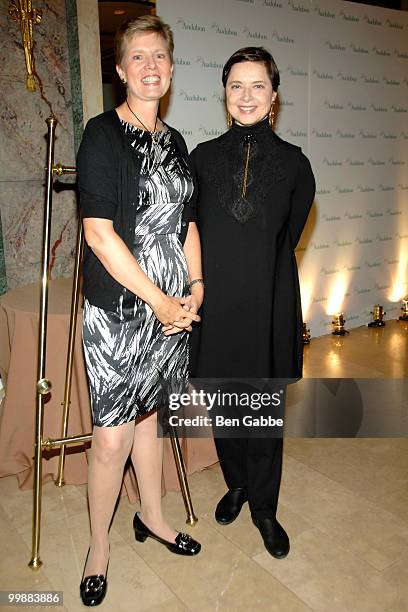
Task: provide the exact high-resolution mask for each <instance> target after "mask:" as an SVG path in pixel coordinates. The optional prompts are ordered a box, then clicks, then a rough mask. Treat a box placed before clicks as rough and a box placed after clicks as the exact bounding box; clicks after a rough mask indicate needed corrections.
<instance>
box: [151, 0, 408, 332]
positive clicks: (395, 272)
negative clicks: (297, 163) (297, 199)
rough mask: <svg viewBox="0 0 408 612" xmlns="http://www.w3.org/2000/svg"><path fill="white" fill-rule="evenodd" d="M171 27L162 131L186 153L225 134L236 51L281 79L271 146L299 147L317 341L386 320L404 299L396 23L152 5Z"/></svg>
mask: <svg viewBox="0 0 408 612" xmlns="http://www.w3.org/2000/svg"><path fill="white" fill-rule="evenodd" d="M157 13H158V14H159V15H160V16H161V17H162V18H163V19H164V20H165V21H166V22H167V23H169V24H170V25H171V26H172V29H173V32H174V37H175V72H174V79H173V85H172V93H171V97H170V102H169V107H168V110H167V114H166V121H167V122H168V123H170V124H171V125H174V126H175V127H177V128H178V129H179V130H180V131H181V132H182V134H183V135H184V137H185V139H186V141H187V144H188V146H189V148H190V150H191V149H192V148H194V146H195V145H196V144H197V143H198V142H200V141H203V140H208V139H210V138H214V137H216V136H218V135H219V134H221V133H222V132H224V131H225V129H226V127H225V109H224V90H223V87H222V84H221V72H222V67H223V65H224V63H225V61H226V60H227V59H228V57H229V56H230V55H231V54H232V53H233V52H234V51H235V50H237V49H239V48H240V47H244V46H261V45H262V46H265V47H266V48H267V49H269V50H270V51H271V52H272V54H273V56H274V58H275V60H276V63H277V65H278V68H279V70H280V74H281V86H280V88H279V101H280V110H279V116H278V121H277V129H276V131H277V133H278V134H279V136H281V137H282V138H284V139H285V140H288V141H290V142H293V143H294V144H297V145H299V146H301V147H302V149H303V151H304V152H305V154H306V155H307V156H308V157H309V159H310V161H311V163H312V167H313V169H314V172H315V176H316V180H317V194H316V200H315V204H314V206H313V209H312V213H311V215H310V218H309V221H308V224H307V226H306V228H305V231H304V232H303V236H302V238H301V241H300V244H299V246H298V249H297V258H298V262H299V270H300V281H301V288H302V302H303V314H304V319H305V321H307V323H308V325H309V326H310V328H311V332H312V335H314V336H317V335H321V334H325V333H328V332H329V331H331V315H332V314H334V313H336V312H340V311H343V312H344V313H345V318H346V320H347V324H346V327H348V328H349V329H350V328H352V327H357V326H359V325H364V324H365V323H367V322H368V321H369V320H370V311H371V310H372V306H373V305H374V304H377V303H379V304H381V305H383V306H384V307H385V310H386V311H387V316H388V317H389V318H396V317H397V316H398V314H399V309H400V302H401V299H402V298H403V297H404V296H405V295H406V294H407V293H408V286H407V273H408V265H407V264H408V172H407V171H408V14H407V13H404V12H397V11H391V10H386V9H381V8H376V7H369V6H366V5H361V4H360V5H359V4H354V3H349V2H342V1H340V0H331V1H330V0H328V1H326V0H325V1H324V2H323V1H320V2H318V1H314V0H310V1H309V2H307V1H306V0H304V1H303V2H300V1H296V0H222V1H221V0H205V1H203V0H157Z"/></svg>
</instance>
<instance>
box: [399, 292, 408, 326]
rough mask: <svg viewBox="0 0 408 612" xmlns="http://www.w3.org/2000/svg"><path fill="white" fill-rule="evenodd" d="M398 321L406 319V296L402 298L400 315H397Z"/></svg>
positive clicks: (407, 314)
mask: <svg viewBox="0 0 408 612" xmlns="http://www.w3.org/2000/svg"><path fill="white" fill-rule="evenodd" d="M398 320H399V321H408V297H406V298H405V299H403V300H402V306H401V316H400V317H398Z"/></svg>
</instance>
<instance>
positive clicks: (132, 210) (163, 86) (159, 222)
mask: <svg viewBox="0 0 408 612" xmlns="http://www.w3.org/2000/svg"><path fill="white" fill-rule="evenodd" d="M115 53H116V69H117V72H118V74H119V77H120V78H121V80H122V82H123V83H124V85H125V86H126V100H125V101H124V102H123V104H121V105H120V106H118V107H117V108H116V109H114V110H111V111H108V112H105V113H102V114H101V115H99V116H97V117H95V118H93V119H91V120H90V121H89V122H88V124H87V126H86V128H85V131H84V135H83V139H82V142H81V146H80V149H79V152H78V163H77V165H78V184H79V192H80V210H81V215H82V218H83V224H84V232H85V241H86V246H85V255H84V266H83V276H84V296H85V304H84V323H83V345H84V352H85V360H86V367H87V374H88V380H89V388H90V396H91V406H92V414H93V422H94V429H93V440H92V450H91V459H90V464H89V477H88V498H89V511H90V522H91V540H90V548H89V551H88V555H87V559H86V562H85V567H84V572H83V577H82V581H81V585H80V593H81V598H82V601H83V603H84V604H85V605H87V606H93V605H98V604H99V603H101V601H102V600H103V598H104V596H105V593H106V588H107V578H106V575H107V566H108V559H109V536H108V534H109V528H110V524H111V521H112V517H113V513H114V508H115V504H116V502H117V499H118V495H119V491H120V487H121V483H122V478H123V469H124V465H125V462H126V460H127V458H128V457H129V455H130V456H131V460H132V463H133V466H134V469H135V471H136V476H137V481H138V487H139V492H140V513H136V514H135V517H134V521H133V528H134V531H135V537H136V540H137V541H139V542H144V541H145V540H146V538H148V537H150V538H153V539H155V540H157V541H158V542H160V543H162V544H163V545H164V546H166V547H167V549H168V550H170V551H171V552H173V553H176V554H180V555H195V554H197V553H198V552H199V551H200V548H201V547H200V544H199V543H198V542H196V541H195V540H193V538H191V537H190V536H189V535H187V534H185V533H177V532H176V531H174V530H173V529H172V528H171V527H170V526H169V525H168V524H167V522H166V521H165V519H164V517H163V515H162V509H161V477H162V461H163V439H162V438H160V437H158V436H157V408H158V407H159V404H160V387H161V385H160V381H161V380H162V379H166V380H167V379H171V378H173V377H175V378H177V379H179V378H186V377H187V367H188V333H187V332H189V331H191V326H192V323H193V321H199V316H198V315H197V311H198V309H199V307H200V305H201V302H202V299H203V283H202V279H201V276H202V275H201V257H200V242H199V237H198V232H197V228H196V225H195V223H194V220H193V217H192V211H191V207H190V206H189V200H190V198H191V195H192V192H193V181H192V177H191V173H190V169H189V162H188V155H187V149H186V145H185V142H184V140H183V138H182V136H181V135H180V134H179V132H177V131H176V130H174V129H173V128H171V127H169V126H167V125H166V124H165V123H164V122H163V121H161V119H160V118H159V116H158V110H159V102H160V100H161V98H162V97H163V96H164V95H165V94H166V92H167V91H168V89H169V86H170V82H171V77H172V72H173V59H172V55H173V36H172V32H171V30H170V28H169V26H168V25H167V24H165V23H163V21H162V20H161V19H160V18H159V17H155V16H150V15H147V16H144V17H139V18H137V19H134V20H131V21H129V22H127V23H125V24H124V25H123V26H122V27H121V28H120V29H119V31H118V33H117V35H116V41H115ZM163 326H167V327H171V329H169V330H168V331H163Z"/></svg>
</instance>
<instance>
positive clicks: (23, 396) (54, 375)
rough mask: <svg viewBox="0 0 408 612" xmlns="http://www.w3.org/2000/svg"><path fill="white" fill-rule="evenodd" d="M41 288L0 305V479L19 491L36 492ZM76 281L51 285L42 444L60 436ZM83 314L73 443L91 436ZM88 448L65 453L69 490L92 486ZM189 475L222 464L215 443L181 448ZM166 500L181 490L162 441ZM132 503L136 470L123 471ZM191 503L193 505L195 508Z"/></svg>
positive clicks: (47, 469) (51, 456) (187, 443)
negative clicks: (0, 385)
mask: <svg viewBox="0 0 408 612" xmlns="http://www.w3.org/2000/svg"><path fill="white" fill-rule="evenodd" d="M39 291H40V288H39V284H33V285H28V286H26V287H21V288H19V289H14V290H12V291H9V292H8V293H6V294H5V295H4V296H2V297H1V298H0V375H1V377H2V379H3V382H4V383H5V386H6V397H5V399H4V400H3V404H2V407H1V409H0V414H1V416H0V419H1V420H0V476H8V475H10V474H16V475H17V478H18V482H19V485H20V487H21V488H30V487H32V486H33V473H34V470H33V455H34V450H33V448H34V447H33V441H34V423H35V406H36V393H35V384H36V378H37V346H38V305H39V295H40V294H39ZM71 291H72V279H58V280H54V281H51V282H50V288H49V304H48V325H47V353H46V377H47V378H48V379H50V380H51V383H52V391H51V394H50V399H49V401H48V402H47V404H46V405H45V414H44V437H50V438H56V437H60V435H61V415H62V405H61V403H62V401H63V393H64V382H65V367H66V357H67V343H68V331H69V310H70V305H71ZM81 325H82V311H81V312H80V313H79V314H78V323H77V333H76V339H75V354H74V363H73V379H72V394H71V410H70V418H69V428H68V435H78V434H85V433H89V432H91V430H92V421H91V412H90V405H89V394H88V385H87V380H86V373H85V366H84V358H83V352H82V342H81ZM89 446H90V443H88V444H87V445H71V446H67V456H66V465H65V482H66V483H67V484H82V483H85V482H86V480H87V467H88V462H87V449H89ZM181 446H182V450H183V456H184V460H185V464H186V468H187V472H188V473H189V474H192V473H193V472H196V471H198V470H202V469H203V468H205V467H207V466H209V465H212V464H214V463H215V462H216V461H217V455H216V451H215V446H214V442H213V440H212V439H193V438H191V439H184V440H181ZM57 465H58V450H57V449H53V450H52V451H50V452H48V453H47V454H46V458H44V460H43V479H44V481H47V480H50V479H53V478H55V474H56V471H57ZM163 476H164V478H163V492H165V490H166V489H167V490H177V489H179V483H178V478H177V472H176V468H175V463H174V458H173V452H172V449H171V444H170V440H168V439H166V440H165V445H164V465H163ZM124 492H126V493H127V495H128V497H129V499H130V500H131V501H134V500H136V499H137V497H138V492H137V484H136V478H135V475H134V471H133V468H132V467H131V466H128V467H127V469H126V471H125V476H124V481H123V487H122V493H124ZM193 501H194V500H193Z"/></svg>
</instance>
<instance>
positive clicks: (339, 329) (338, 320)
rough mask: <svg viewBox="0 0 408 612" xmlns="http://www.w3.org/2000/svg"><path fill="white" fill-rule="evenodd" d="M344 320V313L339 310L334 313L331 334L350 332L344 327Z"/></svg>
mask: <svg viewBox="0 0 408 612" xmlns="http://www.w3.org/2000/svg"><path fill="white" fill-rule="evenodd" d="M345 322H346V319H345V318H344V315H343V313H342V312H339V313H338V314H336V315H334V317H333V321H332V325H333V331H332V334H333V335H334V336H345V335H346V334H349V333H350V332H349V331H347V329H344V324H345Z"/></svg>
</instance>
